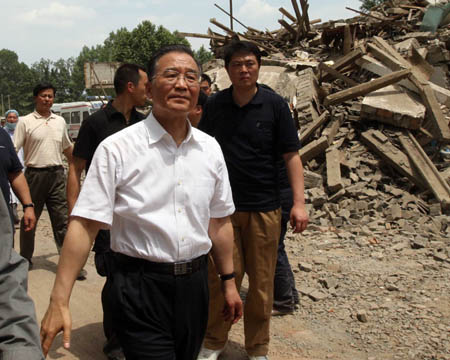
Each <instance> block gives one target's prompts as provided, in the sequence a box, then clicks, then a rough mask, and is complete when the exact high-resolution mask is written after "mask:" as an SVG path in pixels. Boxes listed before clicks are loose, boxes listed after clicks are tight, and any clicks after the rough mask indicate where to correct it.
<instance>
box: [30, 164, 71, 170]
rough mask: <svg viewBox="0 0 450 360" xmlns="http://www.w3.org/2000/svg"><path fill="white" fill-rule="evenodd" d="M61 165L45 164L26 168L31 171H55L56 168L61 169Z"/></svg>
mask: <svg viewBox="0 0 450 360" xmlns="http://www.w3.org/2000/svg"><path fill="white" fill-rule="evenodd" d="M63 169H64V168H63V166H62V165H57V166H47V167H42V168H36V167H31V166H28V167H27V170H32V171H57V170H63Z"/></svg>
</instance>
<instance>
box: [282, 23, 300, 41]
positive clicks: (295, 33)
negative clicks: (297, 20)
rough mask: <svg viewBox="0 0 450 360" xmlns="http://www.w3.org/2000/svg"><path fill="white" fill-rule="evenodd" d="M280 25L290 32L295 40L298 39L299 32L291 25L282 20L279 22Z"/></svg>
mask: <svg viewBox="0 0 450 360" xmlns="http://www.w3.org/2000/svg"><path fill="white" fill-rule="evenodd" d="M278 23H279V24H280V25H281V26H282V27H284V28H285V29H286V30H287V31H289V32H290V33H291V34H292V35H293V37H294V39H295V38H296V37H297V31H296V30H295V29H294V28H293V27H292V26H291V25H289V24H288V23H287V22H286V21H285V20H282V19H280V20H278Z"/></svg>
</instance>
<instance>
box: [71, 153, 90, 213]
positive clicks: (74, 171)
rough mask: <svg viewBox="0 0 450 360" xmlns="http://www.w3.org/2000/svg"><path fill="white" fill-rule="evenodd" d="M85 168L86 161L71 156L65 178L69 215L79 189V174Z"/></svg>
mask: <svg viewBox="0 0 450 360" xmlns="http://www.w3.org/2000/svg"><path fill="white" fill-rule="evenodd" d="M85 168H86V160H84V159H82V158H79V157H78V156H75V155H73V156H72V160H71V161H70V162H69V175H68V176H67V205H68V207H69V215H70V213H71V212H72V209H73V207H74V206H75V203H76V202H77V199H78V195H80V189H81V181H80V179H81V174H82V173H83V170H84V169H85Z"/></svg>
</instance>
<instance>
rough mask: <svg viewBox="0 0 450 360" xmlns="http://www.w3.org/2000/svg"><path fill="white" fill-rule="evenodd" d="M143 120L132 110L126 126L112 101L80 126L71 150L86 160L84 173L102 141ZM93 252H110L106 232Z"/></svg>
mask: <svg viewBox="0 0 450 360" xmlns="http://www.w3.org/2000/svg"><path fill="white" fill-rule="evenodd" d="M144 118H145V115H143V114H141V113H140V112H138V111H136V109H133V110H132V111H131V115H130V121H129V124H128V125H127V123H126V119H125V116H124V115H123V114H122V113H121V112H119V111H117V110H116V109H115V108H114V107H113V106H112V101H110V102H108V104H107V105H106V106H105V108H104V109H100V110H98V111H96V112H95V113H93V114H92V115H90V116H89V117H88V118H87V119H86V120H84V121H83V123H82V124H81V128H80V131H79V132H78V137H77V141H76V142H75V146H74V148H73V155H74V156H77V157H79V158H81V159H84V160H86V171H88V169H89V166H90V165H91V162H92V158H93V157H94V153H95V150H97V147H98V145H100V143H101V142H102V141H103V140H104V139H106V138H107V137H108V136H110V135H112V134H115V133H116V132H118V131H120V130H123V129H125V128H126V127H127V126H129V125H133V124H135V123H137V122H139V121H141V120H142V119H144ZM93 250H94V251H95V252H96V253H104V252H107V251H109V250H110V236H109V231H108V230H100V231H99V232H98V235H97V237H96V238H95V244H94V248H93Z"/></svg>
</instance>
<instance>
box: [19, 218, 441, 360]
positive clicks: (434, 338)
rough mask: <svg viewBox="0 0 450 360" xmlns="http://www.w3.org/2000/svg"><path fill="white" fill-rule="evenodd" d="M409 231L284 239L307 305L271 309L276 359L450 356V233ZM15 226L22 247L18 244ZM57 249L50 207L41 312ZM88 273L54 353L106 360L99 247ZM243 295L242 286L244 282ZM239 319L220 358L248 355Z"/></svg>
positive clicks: (313, 231) (41, 250)
mask: <svg viewBox="0 0 450 360" xmlns="http://www.w3.org/2000/svg"><path fill="white" fill-rule="evenodd" d="M411 238H412V236H411V235H408V234H402V233H401V232H398V231H392V230H391V231H386V232H380V231H379V229H377V230H376V231H375V230H374V232H373V233H369V232H367V231H366V232H364V233H362V232H361V231H359V230H358V229H346V230H345V231H344V230H341V231H337V230H335V229H324V228H321V227H319V226H317V225H314V224H312V225H311V226H310V227H309V229H308V230H307V231H306V232H305V233H304V234H302V235H293V234H288V237H287V239H286V245H287V249H288V254H289V257H290V259H291V264H292V266H293V269H294V273H295V278H296V284H297V288H298V289H299V290H300V292H301V294H302V296H301V306H300V308H299V309H298V310H297V311H296V312H295V313H294V314H292V315H288V316H284V317H273V318H272V325H271V344H270V352H269V357H270V359H271V360H282V359H283V360H291V359H292V360H294V359H296V360H319V359H320V360H321V359H334V360H338V359H342V360H350V359H361V360H375V359H383V360H390V359H421V360H422V359H430V360H431V359H432V360H442V359H443V360H449V359H450V340H449V339H450V281H449V279H450V263H449V261H448V258H447V259H446V258H445V256H433V254H436V251H437V249H442V248H443V249H444V250H445V249H447V251H448V249H449V241H450V240H449V239H448V237H442V236H438V235H436V236H434V237H433V238H432V239H431V238H428V239H426V243H425V244H424V246H423V247H413V248H412V247H411V246H410V243H409V242H410V239H411ZM17 244H18V233H16V249H17V248H18V246H17ZM57 261H58V254H57V251H56V247H55V244H54V242H53V236H52V232H51V227H50V221H49V218H48V214H47V212H45V211H44V213H43V215H42V218H41V220H40V221H39V224H38V229H37V239H36V250H35V257H34V265H35V266H34V268H33V270H32V271H30V273H29V294H30V295H31V297H32V298H33V299H34V301H35V305H36V312H37V317H38V321H39V322H40V320H41V319H42V316H43V314H44V312H45V310H46V308H47V305H48V300H49V295H50V291H51V288H52V285H53V281H54V277H55V271H56V265H57ZM86 270H87V271H88V277H87V280H85V281H77V283H76V285H75V288H74V291H73V294H72V298H71V311H72V320H73V331H72V346H71V348H70V350H69V351H67V350H64V349H63V348H62V345H61V335H59V336H58V337H57V339H56V341H55V343H54V345H53V348H52V350H51V351H50V353H49V356H48V359H52V360H53V359H55V360H56V359H82V360H100V359H105V357H104V355H103V353H102V346H103V344H104V341H105V340H104V336H103V330H102V311H101V304H100V291H101V288H102V285H103V282H104V280H103V278H101V277H100V276H98V275H97V274H96V272H95V268H94V263H93V256H92V255H91V256H90V257H89V260H88V263H87V265H86ZM242 295H243V296H244V295H245V288H244V289H243V291H242ZM243 343H244V337H243V326H242V321H241V322H239V323H238V324H237V325H236V326H234V328H233V330H232V332H231V338H230V341H229V343H228V346H227V348H226V351H225V352H224V354H223V355H222V357H221V358H220V359H221V360H244V359H247V357H246V355H245V350H244V347H243Z"/></svg>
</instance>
